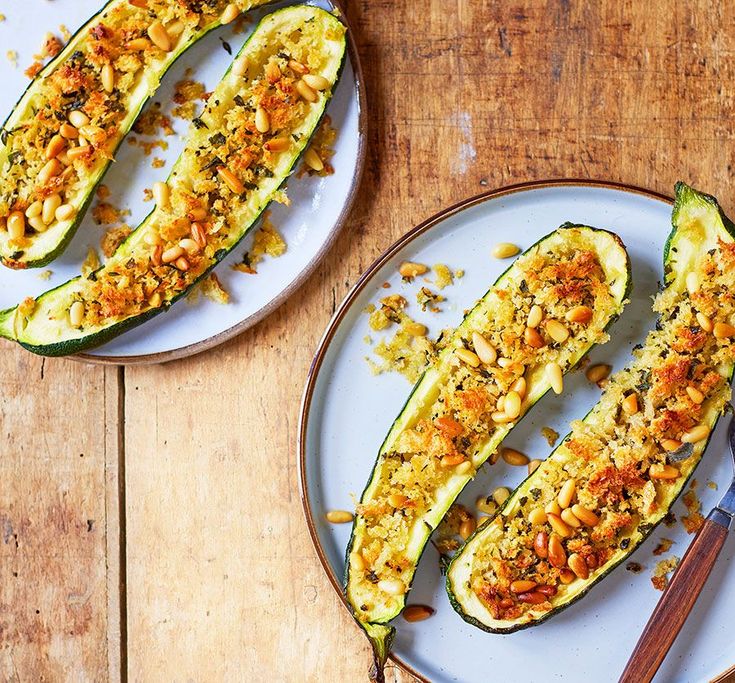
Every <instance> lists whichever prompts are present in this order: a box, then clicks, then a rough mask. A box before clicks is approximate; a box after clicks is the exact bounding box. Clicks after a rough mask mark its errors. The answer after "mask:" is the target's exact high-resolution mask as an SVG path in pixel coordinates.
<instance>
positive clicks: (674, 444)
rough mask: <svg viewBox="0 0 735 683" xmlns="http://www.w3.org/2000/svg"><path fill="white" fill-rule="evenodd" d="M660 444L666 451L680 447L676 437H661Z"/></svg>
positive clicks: (670, 451) (672, 450) (669, 451)
mask: <svg viewBox="0 0 735 683" xmlns="http://www.w3.org/2000/svg"><path fill="white" fill-rule="evenodd" d="M661 446H662V447H663V449H664V450H665V451H667V452H668V453H673V452H674V451H678V450H679V449H680V448H681V441H678V440H677V439H663V440H662V441H661Z"/></svg>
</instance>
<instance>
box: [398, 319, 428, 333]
mask: <svg viewBox="0 0 735 683" xmlns="http://www.w3.org/2000/svg"><path fill="white" fill-rule="evenodd" d="M403 329H404V330H406V332H408V334H410V335H411V336H412V337H425V336H426V333H427V332H428V331H429V328H428V327H426V325H422V324H421V323H417V322H415V321H411V322H406V323H404V324H403Z"/></svg>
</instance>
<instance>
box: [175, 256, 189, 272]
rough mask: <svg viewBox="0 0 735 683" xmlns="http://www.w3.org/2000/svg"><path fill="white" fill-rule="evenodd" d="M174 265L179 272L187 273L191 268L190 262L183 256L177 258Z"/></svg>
mask: <svg viewBox="0 0 735 683" xmlns="http://www.w3.org/2000/svg"><path fill="white" fill-rule="evenodd" d="M174 265H175V266H176V268H178V270H181V271H183V272H186V271H187V270H189V267H190V266H189V261H188V260H187V259H186V257H185V256H181V257H179V258H177V259H176V261H175V262H174Z"/></svg>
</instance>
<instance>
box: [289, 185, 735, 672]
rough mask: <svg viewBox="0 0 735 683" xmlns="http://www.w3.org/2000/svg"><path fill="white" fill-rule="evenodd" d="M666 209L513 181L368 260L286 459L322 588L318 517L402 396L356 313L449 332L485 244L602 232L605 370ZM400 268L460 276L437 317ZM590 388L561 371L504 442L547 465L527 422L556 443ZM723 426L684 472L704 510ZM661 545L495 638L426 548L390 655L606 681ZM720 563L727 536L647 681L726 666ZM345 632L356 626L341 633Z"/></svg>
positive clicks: (632, 313) (629, 328)
mask: <svg viewBox="0 0 735 683" xmlns="http://www.w3.org/2000/svg"><path fill="white" fill-rule="evenodd" d="M670 216H671V206H670V204H669V203H668V202H667V200H666V198H663V197H659V196H655V195H653V194H651V193H648V194H646V193H645V192H643V191H636V190H633V189H632V188H631V189H626V188H622V187H614V186H606V185H602V184H600V185H592V184H589V183H577V182H560V183H546V184H531V185H526V186H519V187H515V188H510V189H507V190H501V191H499V192H495V193H490V194H489V195H485V196H484V197H480V198H477V199H474V200H470V201H468V202H465V203H464V204H463V205H460V206H459V207H455V208H454V209H450V210H448V211H447V212H444V213H443V214H440V215H439V216H438V217H436V218H434V219H431V220H430V221H428V222H427V223H425V224H424V225H423V226H420V227H419V228H417V229H416V230H414V231H412V232H411V233H409V234H408V235H407V236H406V237H404V238H403V239H402V240H400V241H399V242H398V243H397V244H396V245H394V246H393V247H391V248H390V249H389V251H388V252H386V254H385V255H384V256H382V257H381V258H380V259H379V260H378V261H377V262H376V263H375V264H374V265H373V266H371V268H370V269H369V270H368V271H367V273H366V274H365V275H364V276H363V278H362V279H361V280H360V281H359V283H358V284H357V285H356V286H355V288H354V289H353V290H352V292H351V293H350V294H349V295H348V297H347V299H346V300H345V302H344V303H343V304H342V306H341V307H340V309H339V310H338V311H337V313H336V315H335V317H334V319H333V320H332V322H331V323H330V326H329V328H328V329H327V332H326V334H325V336H324V339H323V341H322V343H321V345H320V347H319V351H318V352H317V356H316V359H315V362H314V365H313V367H312V372H311V374H310V377H309V381H308V384H307V388H306V393H305V397H304V403H303V408H302V421H301V431H300V446H299V451H300V459H301V462H300V471H301V477H302V495H303V499H304V509H305V512H306V516H307V521H308V524H309V527H310V530H311V533H312V537H313V539H314V542H315V545H316V547H317V551H318V553H319V555H320V558H321V559H322V562H323V563H324V566H325V569H326V571H327V573H328V575H329V577H330V579H331V580H332V583H333V584H334V586H335V588H337V589H339V585H340V584H341V577H342V575H343V571H344V554H345V548H346V545H347V541H348V536H349V533H350V525H329V524H328V523H326V521H325V520H324V513H325V512H326V511H327V510H330V509H353V507H354V502H355V501H354V499H353V496H355V497H357V498H359V496H360V494H361V492H362V490H363V488H364V486H365V484H366V482H367V479H368V476H369V474H370V472H371V470H372V468H373V465H374V462H375V457H376V455H377V453H378V449H379V447H380V444H381V442H382V441H383V438H384V437H385V435H386V433H387V431H388V428H389V427H390V425H391V423H392V422H393V420H394V419H395V417H396V416H397V415H398V413H399V411H400V409H401V407H402V406H403V403H404V402H405V400H406V398H407V396H408V394H409V391H410V386H409V383H408V382H407V381H406V380H405V379H404V378H403V377H402V376H399V375H396V374H383V375H380V376H377V377H376V376H374V375H373V374H372V372H371V370H370V368H369V367H368V364H367V362H366V361H365V357H366V356H368V355H369V354H370V349H369V347H368V346H367V345H366V343H365V341H364V337H365V336H366V335H371V336H372V337H373V338H378V337H379V336H380V335H379V334H376V333H374V332H372V331H371V330H370V329H369V326H368V320H367V316H366V315H365V314H364V313H363V310H364V309H365V307H366V306H367V305H368V304H369V303H371V302H376V301H377V300H378V299H379V298H380V297H382V296H385V295H386V294H387V293H391V292H400V293H404V294H405V295H406V298H407V299H408V300H409V309H408V312H409V314H410V315H412V316H415V317H417V319H420V320H421V321H422V322H424V323H426V324H427V325H428V326H429V328H430V330H431V334H432V335H433V336H436V334H437V333H438V331H439V330H440V329H442V328H443V327H447V326H452V327H454V326H456V325H457V324H458V323H459V322H460V321H461V319H462V312H463V310H464V309H467V308H470V307H471V306H472V304H473V303H474V301H475V300H476V299H477V298H479V297H480V296H482V295H483V294H484V293H485V291H486V290H487V289H488V287H489V285H490V284H491V283H492V282H493V281H494V280H495V279H496V277H497V276H498V275H500V273H501V272H502V271H503V270H504V269H505V268H506V267H507V266H508V261H498V260H495V259H493V258H492V257H491V256H490V250H491V248H492V246H493V245H494V244H496V243H497V242H506V241H507V242H514V243H516V244H518V245H520V246H521V247H522V248H524V249H525V248H527V247H529V246H530V245H532V244H533V243H534V242H536V241H537V240H538V239H539V238H540V237H542V236H543V235H545V234H547V233H549V232H551V231H552V230H554V229H555V228H556V227H558V226H559V225H560V224H561V223H563V222H565V221H572V222H574V223H586V224H588V225H592V226H595V227H599V228H607V229H609V230H613V231H615V232H616V233H618V234H619V235H620V236H621V237H622V239H623V240H624V242H625V244H626V245H627V248H628V251H629V253H630V257H631V260H632V264H633V283H634V287H633V294H632V297H631V303H630V304H629V305H628V306H627V308H626V309H625V312H624V313H623V316H622V317H621V319H620V320H619V321H618V322H617V323H616V324H615V325H614V327H613V328H612V331H611V335H612V338H611V340H610V342H608V343H607V344H605V345H603V346H600V347H597V348H595V349H594V350H593V351H592V353H591V356H590V357H591V360H592V362H607V363H612V364H613V365H614V367H615V368H616V369H619V368H621V367H623V365H624V364H625V363H626V362H627V361H628V359H629V358H630V350H631V347H632V346H633V345H634V344H636V343H638V342H640V341H642V340H643V339H644V337H645V334H646V331H647V330H648V329H649V328H650V327H651V326H652V325H653V322H654V317H653V315H652V313H651V295H652V294H654V293H655V291H656V289H657V285H658V281H659V279H660V278H661V269H662V266H661V260H662V250H663V245H664V241H665V240H666V237H667V235H668V234H669V231H670ZM404 260H409V261H417V262H420V263H426V264H435V263H447V264H448V265H449V266H450V267H451V268H452V269H456V268H464V269H465V270H466V275H465V276H464V278H462V279H461V280H458V281H457V282H456V284H454V285H453V286H451V287H448V288H447V289H445V290H443V291H442V294H445V295H446V296H447V302H446V304H445V305H444V306H443V308H444V311H443V313H441V314H439V315H437V314H432V313H425V314H422V313H420V311H419V307H418V305H417V304H416V300H415V291H416V290H417V288H418V287H419V286H420V283H417V282H414V283H413V284H404V283H403V282H402V281H401V278H400V276H399V275H398V272H397V270H398V265H399V263H400V262H401V261H404ZM386 281H387V282H389V283H390V284H391V288H390V289H389V290H386V289H383V288H382V286H381V285H382V284H383V283H384V282H386ZM428 286H429V287H431V285H428ZM599 393H600V392H599V390H598V389H597V388H596V387H593V386H591V385H590V384H589V382H587V381H586V379H585V378H584V374H583V373H582V372H574V373H572V374H571V375H570V377H569V378H568V379H567V380H565V382H564V393H563V395H562V396H560V397H554V396H548V395H547V396H546V397H545V398H543V399H542V400H541V401H540V402H539V403H538V404H537V406H536V407H535V408H533V410H532V411H531V412H530V413H529V414H528V416H527V417H526V418H525V419H524V420H523V422H521V423H520V424H519V425H518V426H517V427H516V428H515V429H514V430H513V433H512V435H511V436H510V437H509V438H508V439H507V445H508V446H512V447H514V448H517V449H519V450H521V451H523V452H525V453H527V454H528V455H529V456H530V457H532V458H540V459H543V458H545V457H546V456H547V455H548V454H549V452H550V451H551V448H550V447H549V445H548V444H547V443H546V441H545V440H544V439H543V438H542V436H541V434H540V430H541V428H542V427H543V426H550V427H553V428H554V429H556V430H557V431H558V432H560V434H561V435H562V436H563V435H564V434H566V433H567V431H568V426H569V422H570V420H572V419H577V418H581V417H582V416H584V414H585V413H586V412H587V411H588V410H589V408H591V407H592V405H594V403H595V401H596V400H597V397H598V396H599ZM726 422H727V420H724V419H723V420H721V422H720V425H719V427H718V429H717V432H716V433H715V435H714V437H713V439H712V442H711V443H710V446H709V448H708V449H707V453H706V455H705V457H704V460H703V462H702V464H701V466H700V468H699V469H698V471H697V473H696V475H695V476H696V478H697V480H698V481H699V487H698V489H697V491H698V494H699V496H700V498H701V499H702V501H703V505H704V512H705V514H706V512H707V511H708V510H709V509H710V508H711V507H712V506H713V505H714V504H715V503H716V501H717V500H718V497H719V495H721V492H722V490H723V488H726V486H727V484H728V483H729V480H730V477H731V465H730V463H729V457H725V426H726V424H725V423H726ZM525 469H526V468H525V467H524V468H518V467H516V468H513V467H509V466H508V465H505V464H504V463H503V461H502V460H501V461H500V462H499V463H498V464H497V465H495V466H493V467H489V466H488V467H486V468H483V469H481V470H480V472H479V474H478V476H477V478H476V479H475V480H474V481H473V482H472V483H471V484H470V485H469V486H468V487H467V489H466V490H465V491H464V492H463V494H462V496H461V497H460V499H459V500H460V502H463V503H465V504H466V505H468V507H470V508H471V509H472V508H473V506H474V501H475V499H476V498H477V496H478V495H480V494H485V495H487V494H488V493H489V492H491V491H492V490H493V489H494V488H495V487H496V486H499V485H501V484H504V485H510V486H515V485H516V484H518V483H519V482H520V480H521V479H522V478H524V477H525V476H526V472H525ZM708 481H714V482H716V483H717V484H718V485H719V488H720V493H718V492H716V491H714V490H712V489H711V488H709V487H708V486H706V482H708ZM674 511H675V513H676V515H677V517H679V518H680V517H681V515H682V513H683V512H684V507H683V505H682V503H681V502H677V503H676V505H675V506H674ZM661 537H667V538H671V539H673V540H674V541H675V544H674V546H673V547H672V549H671V551H670V552H669V553H666V555H664V557H666V556H668V555H670V554H676V555H678V556H682V555H683V554H684V551H685V550H686V547H687V545H688V543H689V542H690V541H691V539H692V536H689V535H687V533H686V532H685V531H684V529H683V528H682V526H681V524H680V523H677V524H676V526H675V527H674V528H672V529H668V528H666V527H664V526H661V527H659V528H658V529H656V531H655V532H654V533H653V534H652V537H651V538H649V539H648V540H647V541H646V542H645V543H644V544H643V545H642V546H641V547H640V548H639V549H638V550H637V551H636V552H635V553H634V554H633V555H632V557H631V559H632V560H635V561H636V562H639V563H641V564H642V565H643V566H644V567H645V569H644V570H643V571H642V572H641V573H640V574H637V575H636V574H632V573H631V572H630V571H627V570H626V569H625V567H624V566H621V567H619V568H618V569H616V570H615V571H613V572H612V573H611V575H609V576H608V577H607V578H606V579H605V580H604V581H602V582H601V583H600V584H598V585H597V586H596V587H595V588H594V589H592V591H590V593H589V594H588V595H587V596H586V597H585V598H584V599H583V600H581V601H580V602H578V603H576V604H575V605H572V606H571V607H569V608H567V609H566V610H564V611H563V612H561V613H560V614H558V615H557V616H555V617H554V618H553V619H551V620H549V621H548V622H546V623H544V624H542V625H540V626H538V627H535V628H530V629H528V630H525V631H521V632H518V633H514V634H511V635H502V636H501V635H493V634H488V633H485V632H483V631H481V630H479V629H477V628H474V627H473V626H470V625H469V624H467V623H465V622H464V621H462V619H460V617H459V615H457V614H456V613H455V612H454V610H453V609H452V608H451V606H450V605H449V601H448V599H447V596H446V592H445V590H444V580H443V577H442V576H441V575H440V572H439V562H438V554H437V552H436V550H435V549H434V548H433V547H432V546H431V545H428V546H427V549H426V552H425V553H424V556H423V558H422V560H421V563H420V565H419V567H418V571H417V573H416V578H415V581H414V587H413V590H412V591H411V593H410V595H409V600H408V601H409V603H423V604H429V605H432V606H433V607H434V608H435V609H436V614H434V615H433V616H432V617H431V618H430V619H428V620H426V621H422V622H417V623H413V624H409V623H407V622H406V621H404V620H403V619H402V618H400V617H399V618H398V619H396V620H395V625H396V627H397V629H398V635H397V637H396V641H395V645H394V655H395V659H396V660H397V661H398V662H399V663H400V664H401V665H402V666H404V667H405V668H406V669H408V670H410V671H412V672H413V673H414V674H415V675H417V676H419V677H423V678H426V679H429V680H431V681H436V682H440V681H465V682H467V683H470V682H472V683H487V681H491V680H497V681H508V682H509V683H519V682H523V683H531V682H534V683H535V682H538V683H541V682H544V683H545V682H547V681H564V682H565V683H572V682H574V681H579V682H580V683H582V682H583V683H589V682H590V681H594V682H595V683H602V682H604V681H616V680H617V679H618V676H619V675H620V673H621V672H622V670H623V667H624V665H625V663H626V661H627V658H628V655H629V654H630V652H631V651H632V649H633V647H634V645H635V643H636V640H637V638H638V636H639V634H640V632H641V630H642V629H643V626H644V624H645V622H646V621H647V619H648V616H649V615H650V613H651V611H652V610H653V607H654V605H655V604H656V602H657V600H658V599H659V597H660V596H661V593H660V592H658V591H656V590H655V589H654V588H653V587H652V585H651V581H650V578H651V573H652V570H653V568H654V566H655V565H656V563H657V562H658V560H660V559H662V558H661V557H655V556H654V555H653V554H652V550H653V549H654V547H655V546H656V544H657V541H658V540H659V539H660V538H661ZM733 554H735V539H733V538H730V539H729V540H728V542H727V544H726V545H725V548H724V550H723V553H722V555H721V556H720V559H719V561H718V563H717V566H716V568H715V570H714V572H713V574H712V576H711V577H710V580H709V582H708V584H707V586H706V588H705V590H704V592H703V594H702V596H701V597H700V599H699V601H698V602H697V605H696V607H695V609H694V611H693V612H692V614H691V616H690V617H689V620H688V622H687V624H686V626H685V627H684V630H683V631H682V633H681V635H680V636H679V638H678V640H677V641H676V643H675V644H674V647H673V649H672V650H671V652H670V654H669V656H668V657H667V659H666V661H665V663H664V665H663V666H662V668H661V670H660V672H659V674H658V677H657V679H656V680H657V681H659V682H664V681H666V682H667V683H673V682H680V683H692V682H693V681H707V680H709V679H710V678H712V677H713V676H714V675H716V674H717V673H718V672H721V671H723V670H724V669H726V668H727V667H728V666H729V665H731V664H733V662H735V641H734V640H733V637H732V633H731V629H730V628H729V626H728V625H729V624H730V623H731V622H732V614H733V612H735V563H732V562H731V561H730V560H732V558H733ZM340 594H341V593H340ZM359 634H360V631H359V630H358V628H357V626H356V627H355V637H356V638H358V637H360V636H359ZM365 666H366V667H367V666H368V662H366V663H365Z"/></svg>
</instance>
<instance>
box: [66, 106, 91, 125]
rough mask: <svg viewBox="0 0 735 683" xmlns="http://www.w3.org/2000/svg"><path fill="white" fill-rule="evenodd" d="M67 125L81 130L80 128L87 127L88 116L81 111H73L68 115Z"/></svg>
mask: <svg viewBox="0 0 735 683" xmlns="http://www.w3.org/2000/svg"><path fill="white" fill-rule="evenodd" d="M69 123H71V125H72V126H74V127H75V128H81V127H82V126H87V125H89V116H87V115H86V114H85V113H84V112H83V111H81V109H74V110H73V111H72V112H71V113H70V114H69Z"/></svg>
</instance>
